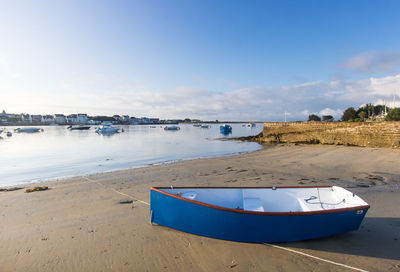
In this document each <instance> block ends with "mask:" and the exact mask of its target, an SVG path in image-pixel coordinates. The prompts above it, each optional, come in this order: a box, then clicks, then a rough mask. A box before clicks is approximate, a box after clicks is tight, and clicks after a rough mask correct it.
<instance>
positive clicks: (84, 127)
mask: <svg viewBox="0 0 400 272" xmlns="http://www.w3.org/2000/svg"><path fill="white" fill-rule="evenodd" d="M68 129H70V130H87V129H90V126H87V125H78V126H69V127H68Z"/></svg>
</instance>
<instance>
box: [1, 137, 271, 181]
mask: <svg viewBox="0 0 400 272" xmlns="http://www.w3.org/2000/svg"><path fill="white" fill-rule="evenodd" d="M217 140H218V139H217ZM228 140H230V139H228ZM233 140H235V141H240V140H238V139H233ZM258 144H259V145H260V146H261V147H260V149H258V150H254V151H242V152H236V153H233V154H226V155H217V156H215V157H214V156H210V157H196V158H188V159H179V160H170V161H164V162H160V163H154V164H146V165H139V166H132V167H128V168H116V169H112V170H108V171H103V172H95V173H88V174H85V175H78V176H74V175H72V176H65V177H56V178H48V179H45V180H43V181H36V180H33V181H31V182H26V183H16V184H14V185H7V186H1V187H0V189H7V188H12V187H23V188H25V187H27V186H34V185H40V184H45V183H49V182H57V181H63V180H68V179H76V178H85V177H90V176H93V175H100V174H106V173H113V172H124V171H129V170H134V169H142V168H149V167H153V166H160V165H168V164H174V163H180V162H187V161H196V160H205V159H218V158H229V157H232V156H240V155H242V154H248V153H254V152H260V151H262V150H264V149H265V148H266V147H269V146H270V145H263V144H261V143H258Z"/></svg>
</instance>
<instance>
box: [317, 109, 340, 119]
mask: <svg viewBox="0 0 400 272" xmlns="http://www.w3.org/2000/svg"><path fill="white" fill-rule="evenodd" d="M342 114H343V110H341V109H336V110H333V109H330V108H325V109H323V110H321V111H320V112H319V115H321V116H324V115H332V116H333V117H336V118H339V117H340V116H341V115H342Z"/></svg>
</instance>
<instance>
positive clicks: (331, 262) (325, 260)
mask: <svg viewBox="0 0 400 272" xmlns="http://www.w3.org/2000/svg"><path fill="white" fill-rule="evenodd" d="M263 244H264V245H267V246H270V247H274V248H279V249H282V250H286V251H289V252H292V253H296V254H299V255H303V256H306V257H309V258H312V259H316V260H319V261H323V262H326V263H330V264H334V265H338V266H341V267H345V268H348V269H353V270H355V271H360V272H368V271H367V270H363V269H360V268H357V267H353V266H350V265H346V264H342V263H337V262H334V261H330V260H327V259H323V258H320V257H316V256H313V255H310V254H307V253H304V252H301V251H297V250H294V249H291V248H287V247H281V246H277V245H273V244H269V243H263Z"/></svg>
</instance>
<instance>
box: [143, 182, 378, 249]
mask: <svg viewBox="0 0 400 272" xmlns="http://www.w3.org/2000/svg"><path fill="white" fill-rule="evenodd" d="M150 201H151V203H150V217H151V222H152V223H153V224H158V225H162V226H166V227H170V228H174V229H177V230H180V231H184V232H188V233H192V234H197V235H202V236H207V237H212V238H217V239H223V240H231V241H239V242H254V243H267V242H289V241H299V240H307V239H314V238H320V237H325V236H331V235H335V234H340V233H344V232H348V231H354V230H357V229H358V228H359V226H360V224H361V221H362V220H363V218H364V216H365V214H366V213H367V211H368V209H369V207H370V206H369V205H368V204H367V203H366V202H365V201H364V200H362V199H361V198H360V197H358V196H357V195H355V194H353V193H351V192H349V191H347V190H346V189H343V188H341V187H336V186H318V187H262V188H255V187H173V188H169V187H155V188H151V190H150Z"/></svg>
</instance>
